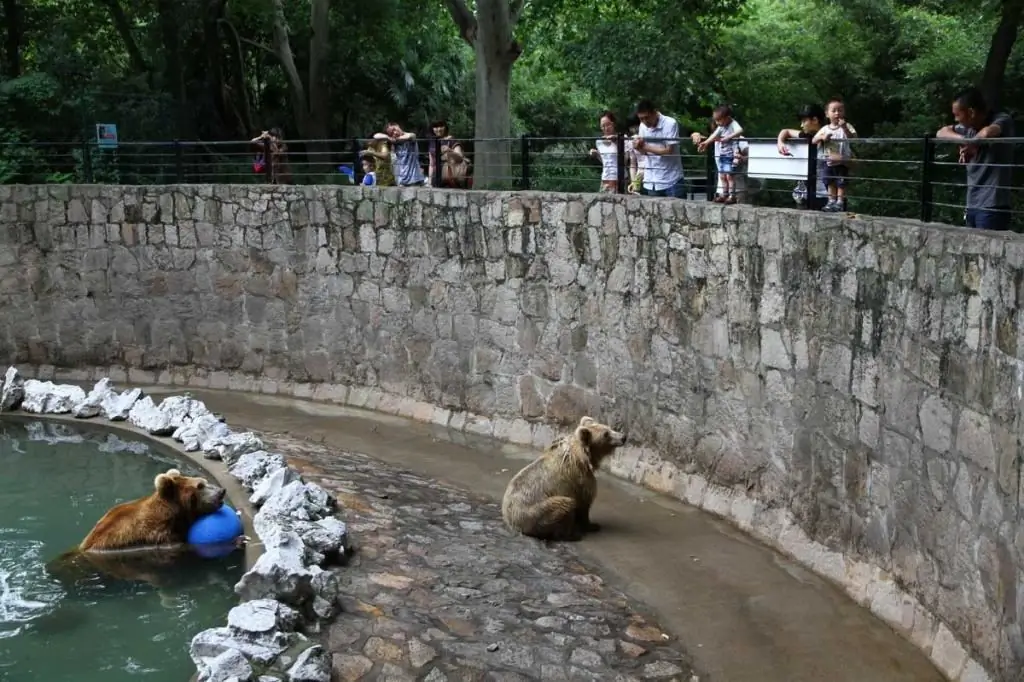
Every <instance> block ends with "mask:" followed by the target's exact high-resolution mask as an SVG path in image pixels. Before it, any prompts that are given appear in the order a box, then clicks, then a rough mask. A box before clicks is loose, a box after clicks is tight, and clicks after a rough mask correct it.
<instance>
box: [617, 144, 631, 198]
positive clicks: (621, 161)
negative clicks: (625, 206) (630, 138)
mask: <svg viewBox="0 0 1024 682" xmlns="http://www.w3.org/2000/svg"><path fill="white" fill-rule="evenodd" d="M627 168H628V166H627V165H626V136H625V135H624V134H622V133H619V134H618V135H616V136H615V191H616V192H618V193H619V194H625V193H626V178H627V176H628V171H627Z"/></svg>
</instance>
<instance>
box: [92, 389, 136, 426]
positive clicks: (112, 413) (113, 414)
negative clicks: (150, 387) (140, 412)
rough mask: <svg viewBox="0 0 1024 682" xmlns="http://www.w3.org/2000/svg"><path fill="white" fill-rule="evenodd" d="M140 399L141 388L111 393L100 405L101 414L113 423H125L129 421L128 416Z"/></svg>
mask: <svg viewBox="0 0 1024 682" xmlns="http://www.w3.org/2000/svg"><path fill="white" fill-rule="evenodd" d="M140 398H142V389H141V388H132V389H129V390H127V391H124V392H123V393H115V392H114V391H111V392H110V395H108V396H107V397H106V398H105V399H104V400H103V402H102V403H101V404H100V414H101V415H103V418H104V419H109V420H110V421H112V422H123V421H125V420H127V419H128V414H129V413H130V412H131V409H132V407H134V406H135V403H137V402H138V401H139V399H140Z"/></svg>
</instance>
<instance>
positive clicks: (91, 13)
mask: <svg viewBox="0 0 1024 682" xmlns="http://www.w3.org/2000/svg"><path fill="white" fill-rule="evenodd" d="M1022 4H1024V0H985V1H984V2H981V3H967V2H963V1H962V0H953V2H939V1H938V0H843V2H839V1H838V0H602V1H601V2H597V1H596V0H527V1H526V2H525V3H524V2H522V1H521V0H476V1H475V2H473V1H472V0H468V1H467V0H445V2H428V3H422V2H415V1H413V0H380V1H379V2H376V3H333V2H330V0H177V1H176V2H172V1H171V0H139V1H138V2H133V3H128V2H124V0H2V7H0V10H2V11H0V16H2V17H3V26H4V31H5V34H4V49H3V53H2V62H0V65H2V68H0V74H2V80H0V114H2V116H0V143H14V142H38V141H68V142H70V141H75V140H83V139H88V138H90V137H91V136H92V135H93V130H94V128H93V126H94V124H95V123H101V122H113V123H116V124H117V125H118V128H119V131H120V136H121V138H122V139H124V140H173V139H188V140H207V141H214V140H229V139H232V140H243V139H248V138H250V137H252V136H254V135H256V134H258V133H259V131H260V130H263V129H266V128H269V127H271V126H279V127H281V128H282V129H283V130H284V131H285V134H286V136H287V137H290V138H292V139H297V138H305V139H314V138H316V139H321V138H331V139H348V138H352V137H366V136H369V135H371V134H372V133H373V132H376V131H379V130H380V129H381V128H382V127H383V124H384V122H385V121H386V120H389V119H394V120H398V121H401V122H403V123H404V124H405V125H406V127H407V128H408V129H412V130H418V131H421V132H426V127H427V124H428V122H429V121H431V120H433V119H436V118H446V119H448V121H449V124H450V128H451V130H452V131H453V133H454V134H456V135H457V136H460V137H463V138H470V137H472V136H474V135H476V136H477V137H501V136H504V135H509V136H517V135H522V134H530V135H536V136H544V137H574V136H582V137H585V136H591V137H592V136H593V135H594V134H595V132H596V130H597V119H598V116H599V114H600V112H601V111H602V110H603V109H606V108H610V109H612V110H614V111H617V112H618V113H620V114H625V113H627V112H628V111H629V109H630V107H631V106H632V104H633V103H635V102H636V101H637V100H638V99H640V98H642V97H649V98H652V99H654V100H655V101H656V102H657V103H658V105H659V107H660V108H661V109H662V110H663V111H666V112H668V113H671V114H673V115H674V116H676V117H677V118H678V119H679V120H680V121H681V122H683V123H684V124H687V125H688V126H690V127H693V128H700V129H703V128H704V127H706V125H707V123H706V122H707V116H708V115H709V113H710V109H711V107H712V106H713V105H715V104H717V103H722V102H725V103H730V104H732V105H733V107H734V109H735V111H736V112H737V117H738V118H740V119H741V121H742V123H743V125H744V127H745V129H746V130H747V132H748V134H751V135H774V134H775V133H776V132H777V131H778V130H779V129H780V128H781V127H783V126H788V125H791V124H792V123H793V121H794V112H795V110H796V109H797V107H799V106H800V105H801V104H803V103H805V102H814V101H817V102H823V100H825V99H827V98H828V97H830V96H833V95H841V96H843V97H844V99H845V100H846V102H847V111H848V116H849V118H850V120H851V121H853V122H855V123H856V125H857V128H858V131H859V132H860V133H861V135H862V136H867V135H875V136H879V135H885V136H892V137H896V136H918V135H922V134H924V133H925V132H929V131H933V130H934V129H935V128H936V127H937V126H938V125H940V124H941V123H942V122H944V121H947V120H948V117H949V101H950V98H951V96H952V95H953V93H954V91H955V90H956V89H958V88H959V87H962V86H964V85H968V84H973V83H977V84H982V85H983V86H984V87H985V88H986V90H987V91H988V92H989V93H990V94H992V95H993V96H994V95H996V94H998V95H999V96H1000V97H1001V102H1002V105H1003V106H1004V107H1005V108H1008V109H1010V110H1011V111H1015V110H1018V109H1020V108H1021V105H1022V104H1024V93H1022V92H1021V90H1020V88H1019V83H1021V82H1024V81H1022V76H1024V58H1022V56H1021V51H1020V50H1019V49H1014V46H1015V38H1016V35H1017V33H1018V31H1019V24H1020V19H1021V9H1022ZM1007 84H1010V85H1011V87H1007ZM502 92H504V93H505V94H504V95H502ZM4 149H6V150H7V151H2V152H0V180H2V178H3V168H4V164H5V163H6V164H8V165H10V163H11V157H12V155H13V156H16V155H17V154H22V153H27V152H24V151H12V149H17V148H15V147H12V146H10V144H8V145H7V146H6V147H4ZM498 152H500V150H498ZM498 152H496V153H498Z"/></svg>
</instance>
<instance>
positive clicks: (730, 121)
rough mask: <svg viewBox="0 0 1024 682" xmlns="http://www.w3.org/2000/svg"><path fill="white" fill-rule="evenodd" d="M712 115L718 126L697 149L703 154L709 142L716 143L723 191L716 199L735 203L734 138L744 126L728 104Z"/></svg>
mask: <svg viewBox="0 0 1024 682" xmlns="http://www.w3.org/2000/svg"><path fill="white" fill-rule="evenodd" d="M712 116H713V118H714V121H715V125H716V126H718V127H717V128H715V132H713V133H711V135H710V136H709V137H708V139H706V140H704V141H703V142H701V143H700V144H699V145H697V151H698V152H700V153H702V154H703V153H704V150H705V149H707V146H708V145H709V144H711V143H712V142H714V143H715V162H716V163H717V164H718V179H719V182H720V183H721V185H722V193H720V194H716V196H715V199H714V200H715V202H716V203H719V204H735V203H736V184H735V183H734V182H733V174H734V173H735V172H736V168H735V167H736V143H735V142H734V141H733V140H735V139H736V138H738V137H739V136H740V135H742V134H743V126H741V125H740V124H739V122H738V121H737V120H736V119H734V118H733V117H732V107H729V106H726V105H723V106H720V107H718V108H717V109H715V110H714V112H712Z"/></svg>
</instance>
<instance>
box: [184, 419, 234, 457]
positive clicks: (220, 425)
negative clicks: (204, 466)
mask: <svg viewBox="0 0 1024 682" xmlns="http://www.w3.org/2000/svg"><path fill="white" fill-rule="evenodd" d="M230 433H231V429H229V428H228V426H227V424H225V423H224V422H222V421H221V420H220V419H219V418H218V417H217V416H215V415H213V414H205V415H202V416H200V417H196V418H195V419H193V420H192V423H191V424H186V425H184V426H181V427H178V428H177V429H176V430H175V431H174V434H173V436H172V437H173V438H174V440H176V441H178V442H180V443H181V444H182V445H183V446H184V447H185V451H186V452H196V451H197V450H205V449H206V445H207V443H213V442H216V441H217V440H218V439H219V438H222V437H224V436H227V435H228V434H230Z"/></svg>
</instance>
